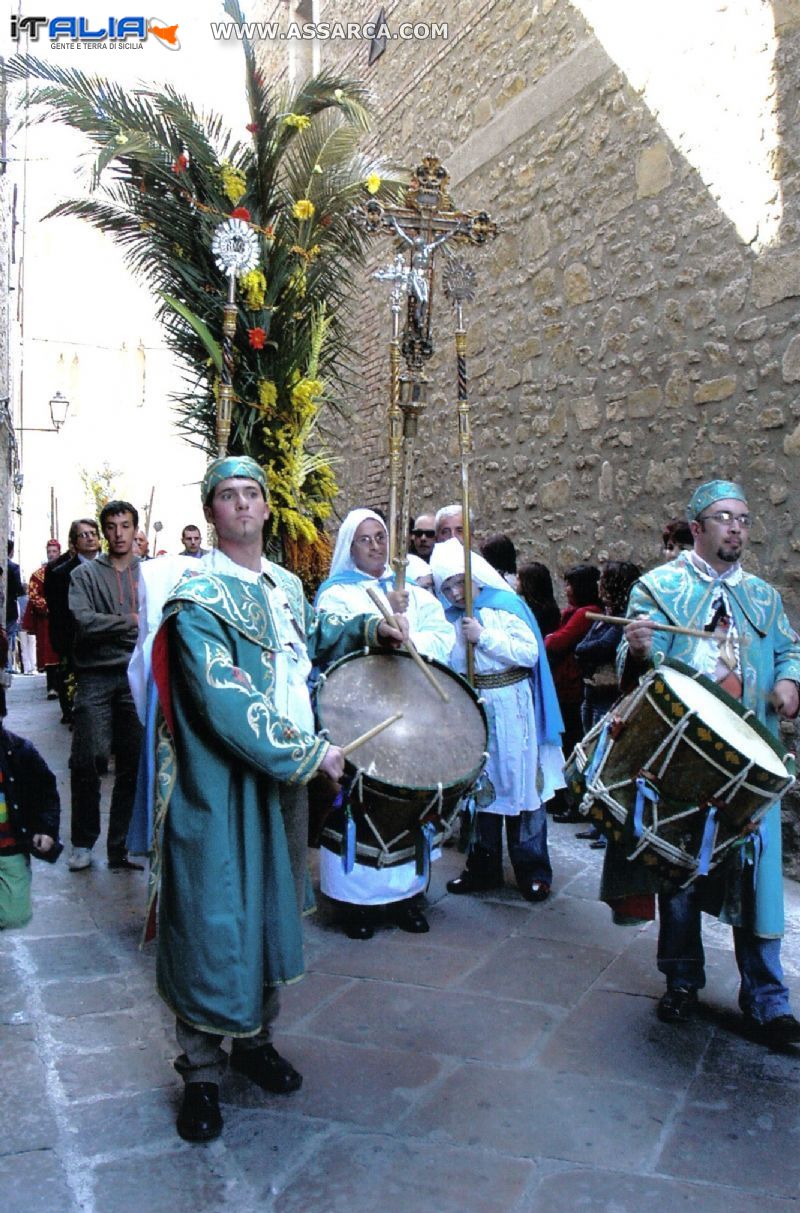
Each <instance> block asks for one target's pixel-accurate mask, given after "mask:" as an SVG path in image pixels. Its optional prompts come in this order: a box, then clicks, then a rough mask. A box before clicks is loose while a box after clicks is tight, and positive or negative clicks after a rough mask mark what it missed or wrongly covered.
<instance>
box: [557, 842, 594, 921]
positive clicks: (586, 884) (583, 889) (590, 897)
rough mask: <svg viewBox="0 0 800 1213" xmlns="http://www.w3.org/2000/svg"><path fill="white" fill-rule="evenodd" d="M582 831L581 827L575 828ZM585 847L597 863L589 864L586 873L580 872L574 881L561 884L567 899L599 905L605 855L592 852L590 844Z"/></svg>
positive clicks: (585, 843) (585, 844)
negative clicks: (576, 899)
mask: <svg viewBox="0 0 800 1213" xmlns="http://www.w3.org/2000/svg"><path fill="white" fill-rule="evenodd" d="M575 828H576V829H580V827H579V826H576V827H575ZM583 846H585V847H586V848H587V850H588V851H589V854H590V855H592V856H594V858H595V862H594V863H591V862H590V863H589V864H588V865H587V867H586V868H585V869H584V871H582V872H579V873H578V874H577V875H576V876H574V877H573V878H572V880H570V881H568V882H567V883H566V884H560V885H559V887H560V889H561V892H562V893H564V894H565V896H567V897H580V898H581V899H582V900H583V901H591V902H593V903H594V904H595V905H598V904H600V903H598V894H599V892H600V873H601V870H602V865H603V855H602V852H601V851H592V850H591V849H590V848H589V843H588V842H584V843H583Z"/></svg>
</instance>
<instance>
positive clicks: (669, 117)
mask: <svg viewBox="0 0 800 1213" xmlns="http://www.w3.org/2000/svg"><path fill="white" fill-rule="evenodd" d="M321 7H322V11H321V13H320V16H321V18H323V19H337V20H359V21H365V20H368V19H373V18H374V17H375V14H376V12H377V9H378V7H379V6H376V5H373V4H371V3H361V2H359V0H353V2H351V3H345V4H341V3H337V4H336V5H335V6H333V5H329V6H327V7H326V6H324V5H323V6H321ZM385 7H386V12H387V19H388V21H389V23H390V24H392V25H394V26H396V25H397V24H398V23H399V22H400V21H413V20H421V21H428V22H430V21H432V20H436V21H446V22H447V23H448V38H447V40H445V41H438V40H437V41H432V40H427V41H426V40H422V39H420V40H417V41H392V42H390V44H389V46H388V49H387V50H386V52H385V54H384V55H383V56H382V57H381V58H380V59H379V60H378V62H377V63H376V64H375V65H374V66H373V67H371V68H370V67H368V66H367V53H368V46H367V43H366V42H363V41H352V40H351V41H347V42H345V41H333V40H331V41H327V42H324V43H322V44H321V52H322V63H323V66H328V67H335V68H337V69H338V70H341V71H343V72H347V73H350V74H355V75H358V76H359V77H361V78H363V80H364V81H365V82H366V83H367V84H368V86H369V88H370V90H371V93H372V97H373V101H374V104H375V108H376V113H377V125H376V131H375V133H374V136H373V138H372V140H371V142H372V143H373V145H374V146H378V147H380V149H381V150H382V151H384V152H385V153H386V154H387V155H389V156H392V157H395V158H397V159H398V160H400V161H402V162H404V163H405V164H407V165H413V164H414V163H415V162H416V161H417V160H418V159H420V158H421V156H422V155H423V154H425V153H426V152H428V151H432V152H434V153H436V154H439V155H440V156H442V158H443V159H444V161H445V163H446V164H447V166H448V167H449V168H450V170H451V173H452V177H453V188H452V193H453V197H454V200H455V202H456V205H458V206H461V207H464V208H467V209H479V208H484V207H485V208H486V209H487V210H489V211H490V212H491V214H492V215H493V217H494V218H495V219H496V220H497V221H498V223H499V225H500V228H501V235H500V237H499V239H498V240H497V241H496V242H495V244H494V245H493V246H491V247H490V248H488V249H486V250H479V251H476V252H470V253H469V254H468V256H469V257H470V259H471V260H472V263H473V264H474V266H475V268H476V269H477V271H478V274H479V288H480V290H479V298H478V299H477V300H476V302H475V304H473V305H471V306H470V309H469V311H470V316H469V327H470V340H469V350H470V359H469V370H470V376H471V396H472V401H473V429H474V434H475V443H476V456H475V463H474V472H473V480H474V482H475V483H476V484H477V486H478V491H477V494H476V510H477V524H478V531H479V533H486V532H489V531H492V530H505V531H507V532H508V533H509V534H510V535H511V536H512V537H513V538H514V540H515V541H516V542H517V544H518V547H520V548H521V550H522V552H523V554H524V555H527V556H536V557H538V558H544V559H546V560H547V561H548V562H549V563H550V564H551V566H552V567H553V568H554V569H559V568H563V567H564V565H565V564H567V563H569V562H571V561H573V560H575V559H577V558H587V557H591V558H596V559H600V558H603V557H609V556H610V557H629V556H630V557H632V558H634V559H638V560H640V561H643V562H645V563H652V562H654V561H655V560H656V559H657V557H658V552H659V546H660V544H659V537H660V529H661V525H662V523H663V521H664V520H665V519H666V518H667V517H669V516H671V515H673V514H678V513H681V512H682V511H683V510H684V509H685V503H686V501H687V499H688V497H689V495H690V493H691V490H692V488H693V487H694V486H695V485H696V484H697V483H698V482H699V481H701V480H703V479H706V478H708V477H710V476H712V475H726V476H736V477H739V478H741V479H742V480H743V481H744V482H745V484H746V485H747V487H748V491H749V494H750V504H751V507H752V509H753V511H754V513H755V514H756V515H757V518H758V521H757V524H756V526H755V528H754V530H753V535H752V547H751V550H750V554H749V556H748V562H749V565H750V567H751V568H753V569H754V570H755V571H758V572H760V573H763V574H764V575H766V576H767V577H768V578H770V580H772V581H774V582H775V583H776V584H778V585H779V586H780V587H781V588H782V589H784V591H785V592H786V594H787V600H788V601H789V603H790V604H791V607H792V610H793V613H794V617H795V619H797V617H798V614H800V556H799V555H798V553H799V552H800V518H799V517H798V508H797V506H798V491H797V474H798V467H800V464H799V463H798V459H799V458H800V397H799V396H798V391H797V384H798V382H800V335H799V334H800V329H799V327H798V326H799V325H800V239H799V238H798V224H797V215H798V211H797V201H798V190H797V184H796V173H797V168H796V157H797V151H798V135H797V125H796V122H795V121H794V118H793V115H794V114H795V112H796V106H797V100H798V80H799V79H800V68H799V64H800V6H798V5H797V4H796V3H789V2H788V0H787V2H781V3H780V4H778V3H776V4H775V5H774V6H772V7H771V6H770V5H769V4H758V3H755V0H753V2H752V3H751V2H750V0H741V3H740V4H738V5H729V6H727V7H724V6H720V5H718V4H714V3H712V2H711V0H678V3H677V5H676V3H675V2H671V3H667V2H666V0H637V3H636V4H635V5H632V4H631V3H630V2H629V0H618V2H617V0H615V4H613V5H609V4H608V3H602V2H601V0H575V3H569V2H568V0H540V3H538V4H534V5H528V6H525V9H524V13H523V11H522V10H521V9H520V6H519V5H516V4H513V3H511V2H510V0H485V2H484V3H482V4H481V3H477V4H476V3H472V4H470V5H467V4H464V3H458V2H453V0H450V2H449V3H444V4H441V5H438V6H436V13H435V16H434V15H433V14H432V13H431V11H430V6H423V5H422V4H413V3H395V4H391V3H390V4H388V5H386V6H385ZM615 18H616V19H615ZM590 22H593V23H594V24H590ZM265 51H266V52H267V55H268V61H271V63H272V64H273V65H274V64H275V63H276V62H277V56H278V55H279V54H280V53H281V51H280V49H279V48H277V47H276V46H275V45H274V44H270V45H269V47H265ZM270 57H271V58H270ZM390 256H391V248H390V242H389V241H388V239H385V238H384V239H381V240H380V241H379V242H376V252H375V263H374V264H375V265H377V264H383V263H386V262H388V260H389V259H390ZM373 268H374V266H373ZM363 299H364V302H363V308H362V313H361V327H360V341H361V352H362V358H361V361H360V375H359V388H358V390H357V391H356V392H355V393H354V395H353V399H352V408H353V412H354V423H353V422H351V423H350V424H349V425H348V426H347V427H343V428H342V429H341V431H340V441H341V445H342V448H343V449H342V453H343V456H344V460H345V462H344V464H343V466H342V467H341V468H340V479H341V483H342V494H341V499H340V501H339V503H338V508H339V510H340V512H342V513H343V512H344V511H345V510H346V509H347V508H349V507H350V506H352V505H355V504H383V503H385V498H386V490H385V475H384V468H385V455H384V447H385V441H384V413H385V399H386V361H387V353H386V341H387V334H388V322H389V313H388V289H387V288H386V287H383V286H380V287H377V288H376V287H375V285H374V284H371V283H369V281H368V280H367V281H365V289H364V296H363ZM436 315H437V319H436V325H435V337H436V340H437V345H438V347H439V349H438V352H437V354H436V356H435V357H434V359H433V361H432V367H431V374H432V378H433V381H434V387H433V390H432V392H431V403H430V406H429V409H428V412H427V416H426V418H425V419H424V420H423V423H422V441H421V444H420V457H419V477H418V492H417V494H416V503H415V508H416V509H418V510H421V509H423V508H428V507H430V508H434V507H436V506H438V505H440V504H443V503H444V502H446V501H449V500H451V499H453V498H454V497H456V496H457V491H458V483H459V481H458V466H457V460H456V454H457V446H456V432H455V421H454V407H453V399H454V395H455V390H454V389H455V383H454V376H453V374H452V360H453V359H452V317H451V314H450V309H449V307H448V305H447V304H446V302H445V301H444V299H443V297H441V296H440V297H439V298H438V299H437V301H436ZM354 433H355V434H357V435H358V442H357V443H354V441H353V437H352V436H353V434H354Z"/></svg>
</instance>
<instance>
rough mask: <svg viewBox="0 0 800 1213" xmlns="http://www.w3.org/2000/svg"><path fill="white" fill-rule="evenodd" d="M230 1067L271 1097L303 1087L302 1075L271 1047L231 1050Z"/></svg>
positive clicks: (286, 1093)
mask: <svg viewBox="0 0 800 1213" xmlns="http://www.w3.org/2000/svg"><path fill="white" fill-rule="evenodd" d="M230 1066H231V1069H232V1070H237V1071H238V1072H239V1074H244V1076H245V1078H249V1079H250V1081H251V1082H254V1083H255V1084H256V1086H257V1087H262V1088H263V1089H264V1090H265V1091H271V1092H272V1094H273V1095H290V1094H291V1093H292V1091H297V1090H299V1089H300V1087H301V1086H302V1085H303V1076H302V1074H298V1073H297V1070H295V1068H294V1066H293V1065H292V1063H291V1062H290V1061H287V1060H286V1058H285V1057H281V1055H280V1053H279V1052H278V1050H277V1049H276V1048H274V1047H273V1046H272V1045H264V1047H263V1048H262V1049H232V1050H231V1056H230Z"/></svg>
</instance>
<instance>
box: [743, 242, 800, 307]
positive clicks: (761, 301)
mask: <svg viewBox="0 0 800 1213" xmlns="http://www.w3.org/2000/svg"><path fill="white" fill-rule="evenodd" d="M797 295H800V251H798V250H795V249H793V250H792V251H791V252H786V253H765V254H764V255H763V256H762V257H759V258H757V259H756V261H755V263H754V265H753V284H752V300H753V304H754V305H755V307H758V308H761V307H771V306H772V305H773V304H774V303H780V301H781V300H782V299H792V298H794V297H795V296H797Z"/></svg>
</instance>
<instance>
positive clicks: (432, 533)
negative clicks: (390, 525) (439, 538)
mask: <svg viewBox="0 0 800 1213" xmlns="http://www.w3.org/2000/svg"><path fill="white" fill-rule="evenodd" d="M411 534H412V535H413V536H414V538H415V539H422V537H423V535H424V536H425V538H426V539H435V538H436V532H435V531H421V530H413V531H412V532H411Z"/></svg>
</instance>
